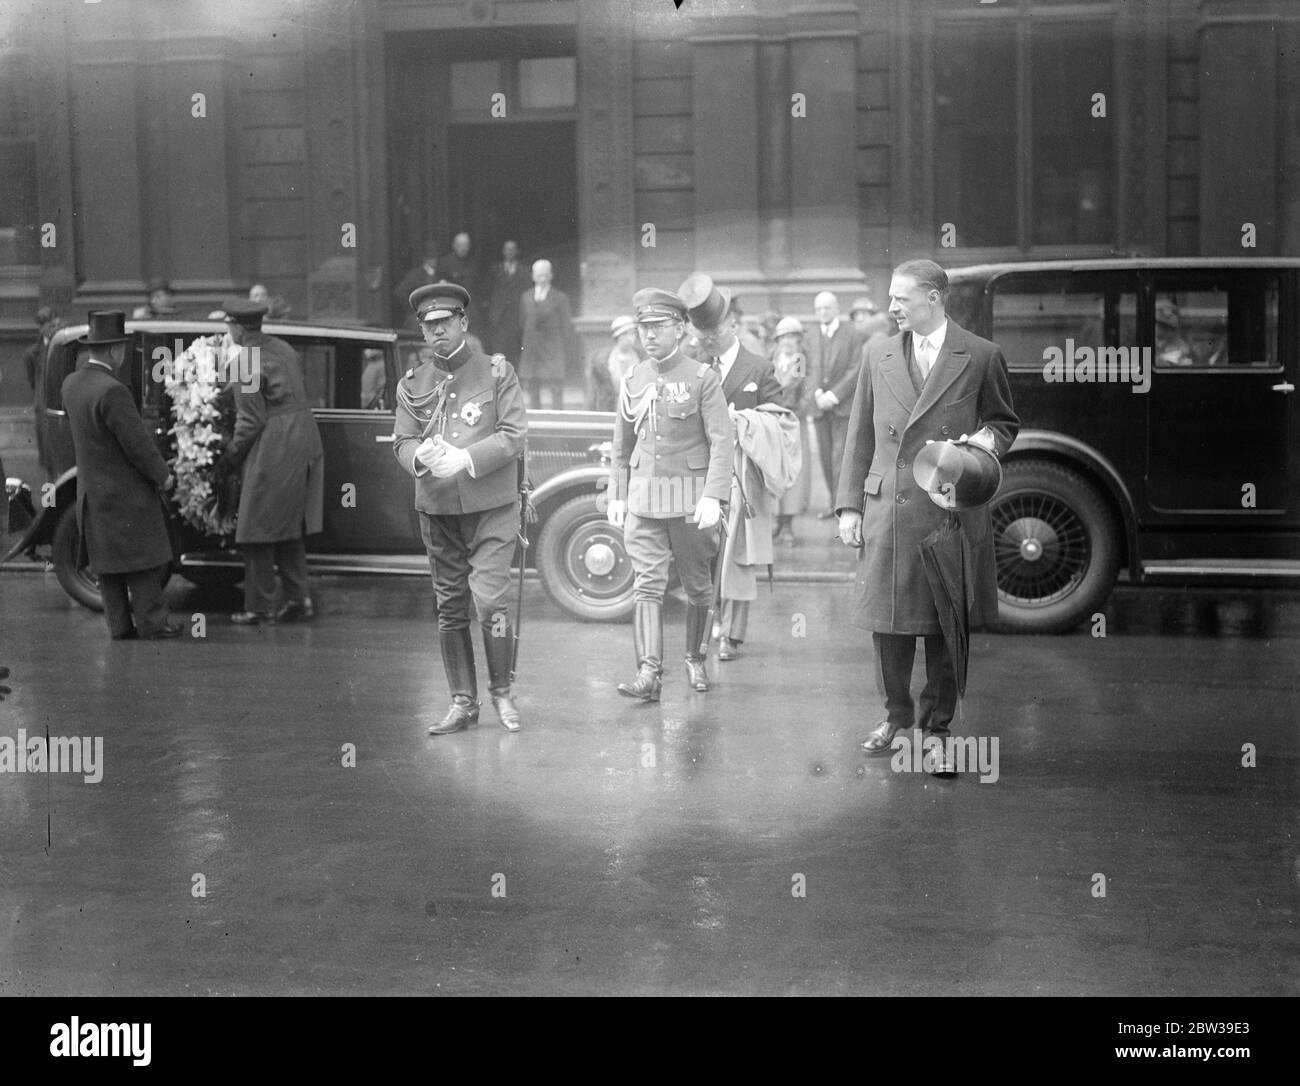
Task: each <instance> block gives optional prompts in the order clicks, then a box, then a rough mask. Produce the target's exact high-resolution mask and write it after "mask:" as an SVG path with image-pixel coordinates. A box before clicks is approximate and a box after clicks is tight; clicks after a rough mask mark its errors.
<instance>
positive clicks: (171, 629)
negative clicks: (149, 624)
mask: <svg viewBox="0 0 1300 1086" xmlns="http://www.w3.org/2000/svg"><path fill="white" fill-rule="evenodd" d="M183 632H184V631H183V630H182V629H181V628H180V627H179V626H175V625H173V624H172V623H170V622H168V623H166V624H165V625H162V626H159V627H158V629H156V630H154V631H153V632H152V633H137V636H138V637H139V638H140V640H141V641H165V640H167V639H168V638H171V637H180V635H181V634H182V633H183Z"/></svg>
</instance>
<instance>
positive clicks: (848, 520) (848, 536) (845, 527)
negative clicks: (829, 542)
mask: <svg viewBox="0 0 1300 1086" xmlns="http://www.w3.org/2000/svg"><path fill="white" fill-rule="evenodd" d="M840 542H841V543H843V544H844V545H845V546H846V547H860V546H862V514H861V513H859V512H857V511H856V510H854V509H846V510H844V512H843V513H841V514H840Z"/></svg>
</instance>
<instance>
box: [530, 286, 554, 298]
mask: <svg viewBox="0 0 1300 1086" xmlns="http://www.w3.org/2000/svg"><path fill="white" fill-rule="evenodd" d="M550 293H551V288H550V287H549V286H548V287H546V288H545V289H543V288H542V287H539V286H536V285H534V286H533V299H534V300H535V301H538V302H544V301H546V296H547V295H548V294H550Z"/></svg>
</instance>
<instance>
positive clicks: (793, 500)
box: [772, 317, 812, 547]
mask: <svg viewBox="0 0 1300 1086" xmlns="http://www.w3.org/2000/svg"><path fill="white" fill-rule="evenodd" d="M774 334H775V337H776V352H775V353H774V354H773V355H772V365H773V367H774V368H775V370H776V380H777V384H779V385H780V386H781V397H780V399H779V400H778V401H777V402H778V403H779V404H780V405H781V406H782V407H788V408H789V409H790V410H791V411H793V412H795V414H799V413H800V411H801V409H802V403H803V397H804V387H805V378H806V377H807V374H808V360H807V358H806V356H805V355H804V353H803V324H802V323H800V321H799V320H798V318H796V317H785V318H784V319H783V320H781V321H779V322H778V323H777V325H776V329H775V333H774ZM799 444H800V449H801V450H802V453H803V459H802V460H801V462H800V466H799V478H798V479H796V480H795V484H794V486H792V487H791V488H790V489H789V490H787V491H786V492H785V493H784V494H782V495H781V503H780V505H779V507H778V509H777V520H776V532H775V534H774V536H773V539H774V540H775V542H777V543H779V544H780V545H781V546H783V547H793V546H794V545H795V543H796V542H797V540H796V539H795V535H794V518H795V517H797V516H798V515H799V514H800V513H803V512H805V511H806V510H807V508H808V494H809V491H810V489H811V487H812V452H811V448H810V445H809V442H808V427H807V425H806V424H805V423H804V422H803V420H802V419H801V420H800V426H799Z"/></svg>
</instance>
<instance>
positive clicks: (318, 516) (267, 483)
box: [218, 298, 325, 626]
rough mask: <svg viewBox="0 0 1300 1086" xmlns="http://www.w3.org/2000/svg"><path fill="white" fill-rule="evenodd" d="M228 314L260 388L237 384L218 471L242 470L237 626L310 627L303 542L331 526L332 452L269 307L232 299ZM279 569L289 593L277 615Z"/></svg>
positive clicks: (232, 332) (230, 327)
mask: <svg viewBox="0 0 1300 1086" xmlns="http://www.w3.org/2000/svg"><path fill="white" fill-rule="evenodd" d="M222 308H223V310H224V311H225V314H226V318H225V319H226V330H227V332H228V334H229V335H230V339H231V341H232V342H233V343H234V344H235V346H237V347H238V348H239V349H240V350H241V351H248V352H251V355H252V357H251V359H250V361H251V366H250V367H249V369H250V370H251V372H253V373H255V374H257V380H256V382H254V384H255V386H256V387H254V388H253V389H251V390H250V389H248V388H245V387H244V386H243V385H242V384H237V385H235V386H234V390H235V413H236V417H235V433H234V436H233V437H231V439H230V440H229V441H228V442H227V443H226V448H225V451H224V452H223V453H222V455H221V459H220V461H218V465H219V470H223V471H241V472H242V479H243V483H242V486H241V487H240V491H239V518H238V522H237V524H236V526H235V542H236V543H237V544H238V545H239V549H240V550H241V551H243V553H244V609H243V610H242V611H240V612H238V613H237V614H233V615H231V616H230V621H231V622H233V623H235V624H236V625H237V626H256V625H259V624H261V623H264V622H309V621H311V620H312V619H313V618H315V617H316V608H315V606H314V605H313V603H312V599H311V591H310V588H309V586H308V582H307V545H306V543H305V542H304V539H303V537H304V536H307V535H314V534H315V533H317V532H320V531H321V530H322V529H323V528H324V522H325V446H324V445H322V444H321V438H320V430H319V428H318V427H317V426H316V419H315V417H314V416H313V415H312V411H311V406H312V405H311V403H310V402H309V401H308V399H307V389H306V384H305V382H304V379H303V372H302V363H301V362H299V360H298V355H297V352H295V351H294V349H293V348H292V347H290V346H289V344H287V343H285V341H284V340H282V339H277V338H276V337H275V336H268V335H267V334H266V333H265V332H263V331H262V318H263V317H264V316H265V315H266V306H265V305H263V304H261V303H258V302H252V301H249V300H248V299H247V298H227V299H226V300H225V302H223V303H222ZM240 369H241V371H242V370H244V367H243V366H242V365H241V367H240ZM277 568H278V569H279V571H280V579H281V580H282V581H283V582H284V595H285V602H284V604H283V606H281V607H280V609H279V610H278V611H277V610H276V609H275V571H276V569H277Z"/></svg>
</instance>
